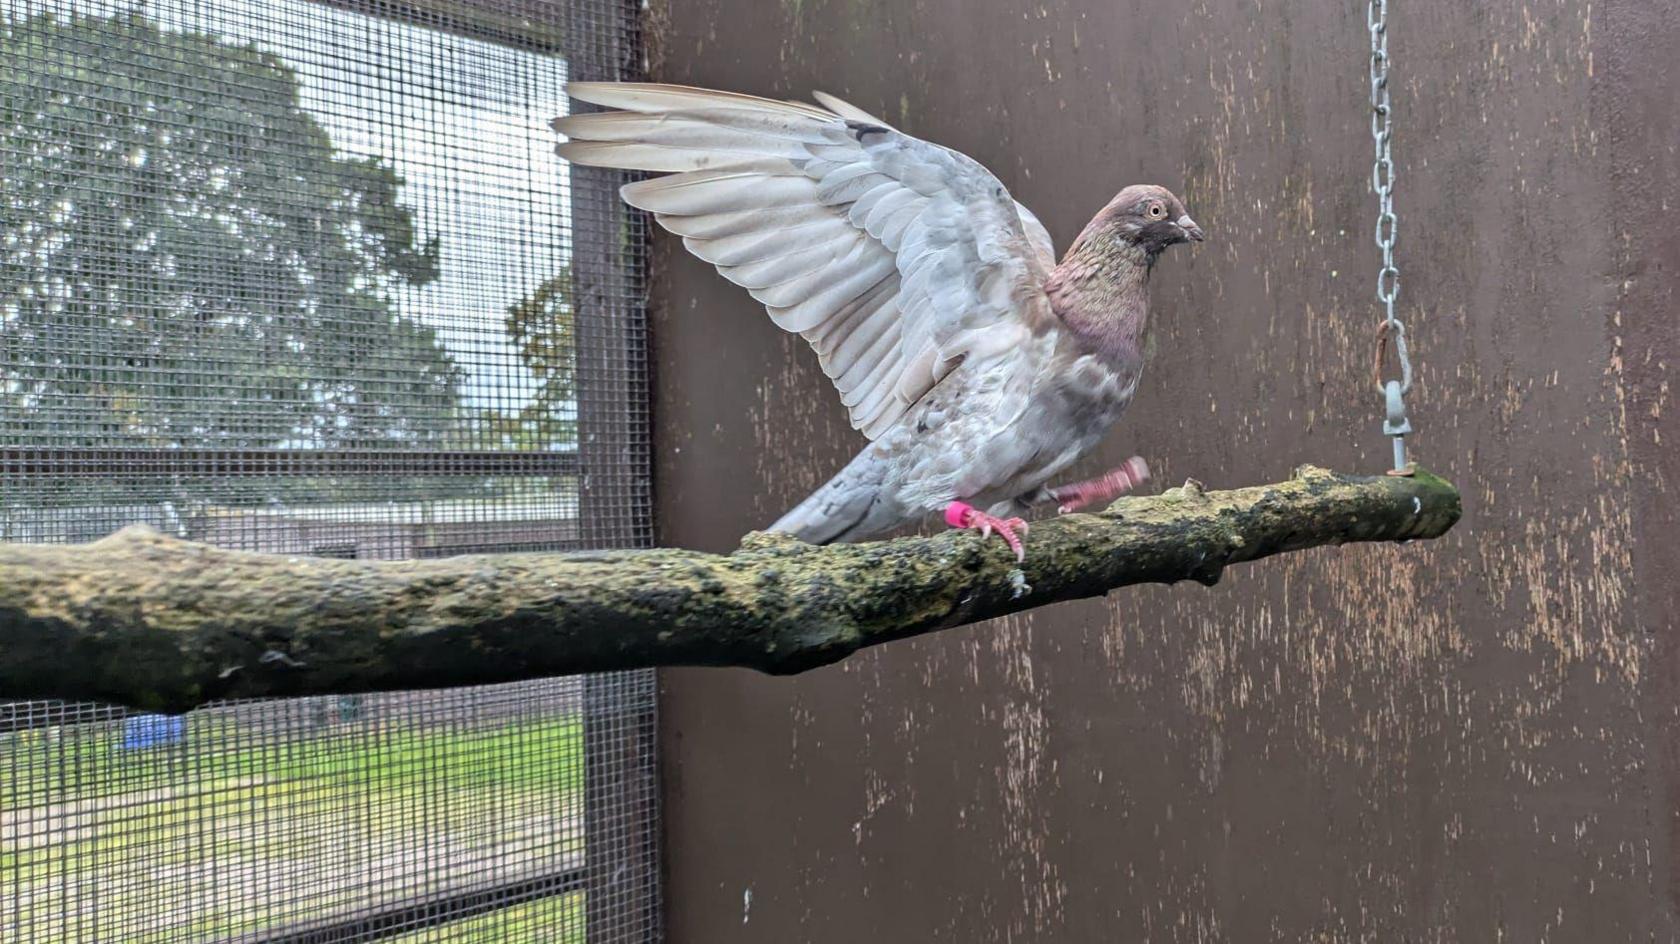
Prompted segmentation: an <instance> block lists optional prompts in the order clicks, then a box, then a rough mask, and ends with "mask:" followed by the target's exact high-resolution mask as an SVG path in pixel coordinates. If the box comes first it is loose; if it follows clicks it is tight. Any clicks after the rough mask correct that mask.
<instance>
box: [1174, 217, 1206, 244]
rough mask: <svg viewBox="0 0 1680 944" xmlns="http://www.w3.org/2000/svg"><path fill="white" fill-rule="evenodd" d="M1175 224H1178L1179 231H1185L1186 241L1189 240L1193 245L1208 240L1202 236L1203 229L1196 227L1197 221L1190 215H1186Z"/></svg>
mask: <svg viewBox="0 0 1680 944" xmlns="http://www.w3.org/2000/svg"><path fill="white" fill-rule="evenodd" d="M1175 222H1177V223H1178V228H1179V229H1181V230H1184V238H1185V239H1188V240H1190V241H1191V242H1193V243H1199V242H1201V241H1202V240H1204V239H1206V238H1207V237H1206V236H1203V235H1202V228H1201V227H1200V226H1197V225H1196V221H1195V220H1193V219H1191V218H1190V214H1188V213H1186V214H1184V215H1183V216H1181V217H1179V218H1178V219H1177V220H1176V221H1175Z"/></svg>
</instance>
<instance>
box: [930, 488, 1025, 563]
mask: <svg viewBox="0 0 1680 944" xmlns="http://www.w3.org/2000/svg"><path fill="white" fill-rule="evenodd" d="M945 523H946V524H948V525H950V526H951V527H953V528H970V529H973V530H975V531H978V532H980V536H981V537H988V538H989V537H991V536H992V532H993V531H996V532H997V533H998V537H1001V538H1003V543H1005V544H1007V545H1009V549H1010V550H1012V551H1014V552H1015V560H1016V561H1018V562H1019V561H1025V560H1026V559H1027V550H1026V548H1025V547H1023V546H1022V545H1021V538H1022V537H1025V536H1026V534H1027V530H1028V528H1027V523H1026V522H1025V521H1022V520H1021V519H1020V518H995V517H993V516H991V515H988V514H986V513H985V512H983V511H981V510H980V509H978V508H976V507H974V506H973V505H970V504H968V503H967V502H960V501H957V502H952V503H950V504H949V505H946V506H945ZM1016 531H1019V532H1021V535H1020V537H1017V536H1016V534H1015V532H1016Z"/></svg>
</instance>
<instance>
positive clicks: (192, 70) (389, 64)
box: [0, 0, 659, 944]
mask: <svg viewBox="0 0 1680 944" xmlns="http://www.w3.org/2000/svg"><path fill="white" fill-rule="evenodd" d="M638 17H639V8H638V6H637V4H636V3H635V2H634V0H560V2H545V0H410V2H388V0H0V540H7V541H35V542H70V541H86V540H92V539H95V538H98V537H101V536H103V535H105V534H107V533H109V532H111V531H113V530H115V529H117V528H119V527H123V526H125V525H130V524H136V523H141V524H147V525H150V526H152V527H156V528H159V529H162V530H165V531H168V532H170V533H173V534H177V535H179V536H182V537H185V538H190V539H193V540H200V541H207V542H211V543H215V544H218V545H222V546H227V547H237V548H245V549H249V550H258V551H266V552H275V553H288V554H319V555H330V556H337V557H350V558H363V559H404V558H413V557H440V556H451V555H455V554H463V553H485V552H499V551H544V550H569V549H579V548H596V547H636V546H645V545H647V544H648V543H649V542H650V540H651V532H652V526H651V517H650V515H651V511H650V502H649V497H648V482H649V463H650V458H649V434H648V423H647V402H646V395H647V376H646V366H645V342H646V338H645V319H644V314H643V310H642V298H643V294H644V267H645V250H644V245H645V225H646V224H645V222H644V221H643V220H642V219H641V218H640V217H639V216H638V215H636V214H634V213H631V212H628V211H626V210H625V209H624V208H623V207H622V205H621V204H620V203H619V201H618V199H617V194H616V190H617V186H618V184H619V183H621V182H622V181H621V179H620V178H619V177H618V176H617V175H615V174H612V173H609V172H602V171H595V170H585V169H582V168H576V169H574V168H570V167H568V166H566V165H564V164H563V162H561V161H559V159H558V158H556V157H554V156H553V153H552V146H553V143H554V140H553V134H552V132H551V131H549V129H548V121H549V119H550V118H552V117H554V116H555V115H557V114H560V113H562V112H563V111H564V110H565V109H566V107H567V103H566V100H565V97H564V94H563V87H564V82H565V81H566V80H567V79H569V78H591V79H601V78H629V77H633V76H634V75H635V74H636V73H637V72H638V71H639V66H640V61H641V60H640V56H641V53H640V47H639V35H638V31H637V28H638ZM654 695H655V690H654V680H653V675H652V673H651V672H624V673H613V674H609V675H600V676H588V677H582V678H575V679H555V680H546V681H541V682H531V683H522V684H514V685H500V686H487V687H480V688H472V689H451V690H442V691H415V692H385V693H369V694H363V695H347V696H344V697H336V698H307V699H292V700H269V701H244V702H223V703H216V704H212V705H208V706H205V707H204V708H201V709H200V710H197V711H195V712H192V713H190V714H188V715H185V716H181V717H167V716H159V715H149V714H141V713H135V712H129V711H124V710H122V709H119V708H116V707H112V706H101V705H90V704H80V703H64V702H10V703H0V941H6V942H11V941H20V942H24V941H27V942H31V944H91V942H99V944H106V942H134V944H163V942H170V944H173V942H206V944H209V942H218V944H219V942H246V944H255V942H288V944H304V942H310V944H327V942H363V941H382V942H398V944H418V942H423V941H424V942H480V941H484V942H488V941H495V942H510V944H520V942H536V941H543V942H552V941H557V942H584V941H587V942H589V944H611V942H632V941H634V942H643V941H653V940H657V939H658V936H659V911H658V900H659V894H658V885H657V876H658V848H657V835H658V804H657V791H656V780H655V768H654V763H655V753H654V732H655V716H654ZM0 696H3V693H0Z"/></svg>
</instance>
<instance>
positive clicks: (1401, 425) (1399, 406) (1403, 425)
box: [1383, 380, 1412, 475]
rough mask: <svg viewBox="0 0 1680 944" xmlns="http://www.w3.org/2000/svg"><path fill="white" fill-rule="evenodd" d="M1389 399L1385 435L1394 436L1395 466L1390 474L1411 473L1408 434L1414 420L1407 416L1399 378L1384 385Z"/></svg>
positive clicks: (1384, 428) (1403, 392) (1386, 396)
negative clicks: (1407, 457) (1407, 459)
mask: <svg viewBox="0 0 1680 944" xmlns="http://www.w3.org/2000/svg"><path fill="white" fill-rule="evenodd" d="M1383 395H1384V397H1385V399H1387V401H1388V416H1387V418H1386V419H1384V420H1383V435H1384V436H1392V437H1394V468H1392V469H1389V470H1388V474H1389V475H1411V474H1412V466H1411V464H1410V463H1409V462H1407V461H1406V435H1407V434H1408V433H1410V432H1411V431H1412V421H1411V420H1410V419H1408V418H1407V416H1406V397H1405V390H1404V388H1403V387H1401V385H1400V381H1398V380H1390V381H1389V382H1388V383H1386V384H1384V385H1383Z"/></svg>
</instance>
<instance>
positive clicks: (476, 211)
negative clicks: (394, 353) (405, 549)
mask: <svg viewBox="0 0 1680 944" xmlns="http://www.w3.org/2000/svg"><path fill="white" fill-rule="evenodd" d="M0 5H3V7H4V9H5V10H6V12H7V14H8V15H10V16H13V17H15V16H19V15H28V14H30V13H37V12H41V11H43V10H47V9H51V10H54V11H56V12H58V13H60V14H68V13H71V12H76V13H81V14H85V15H99V16H108V15H111V14H115V13H121V12H127V11H130V10H133V9H136V8H140V9H143V10H144V12H145V13H146V14H147V15H148V16H149V17H151V18H152V19H153V20H155V21H156V22H158V23H160V24H161V25H163V26H165V27H166V28H171V29H180V30H186V31H193V32H206V33H211V34H214V35H216V36H219V37H221V38H223V39H225V40H228V41H232V42H240V43H245V42H250V43H255V44H256V45H257V46H259V47H260V48H263V49H266V50H268V51H270V52H273V53H275V54H276V55H278V56H280V57H281V58H282V59H284V60H285V61H286V62H287V63H288V64H290V65H291V66H292V67H293V68H294V69H295V70H296V72H297V75H298V79H299V82H300V83H301V85H302V103H303V106H304V107H305V108H306V109H308V110H309V111H310V112H311V113H313V114H314V115H315V116H316V117H317V118H318V119H319V120H320V122H321V124H322V125H323V127H325V128H326V129H327V131H328V132H329V133H330V134H331V136H332V139H333V141H334V143H335V144H336V145H337V146H338V147H339V149H340V150H341V151H343V152H345V153H347V154H352V155H358V156H378V157H382V158H384V159H385V160H386V161H387V162H388V163H390V164H391V165H392V166H394V167H395V169H396V170H397V172H398V173H400V174H401V175H402V176H403V178H404V179H405V180H406V181H407V186H406V187H405V188H404V190H403V197H402V200H403V203H404V204H405V205H407V206H409V207H410V208H412V209H413V211H414V213H415V216H416V220H417V222H418V223H419V226H420V229H421V232H422V235H423V236H424V237H431V236H438V237H440V238H441V248H442V271H441V273H440V277H439V278H438V280H437V281H436V282H434V283H432V284H431V285H429V286H427V287H426V288H424V289H422V290H419V291H415V292H409V293H407V294H406V295H405V296H404V297H403V299H402V300H401V305H402V307H403V309H404V311H405V312H406V313H408V314H410V315H412V316H414V317H417V318H419V319H421V320H423V321H425V322H426V323H428V324H431V325H434V326H436V327H437V328H438V330H439V334H440V337H441V338H442V339H443V342H444V344H445V345H446V346H447V347H448V348H449V351H450V353H451V354H452V355H453V356H454V358H455V360H456V362H457V363H458V364H460V366H461V367H462V368H463V369H464V370H465V371H466V372H467V375H468V376H467V385H466V389H465V391H464V392H465V394H466V396H467V398H468V400H469V402H471V403H473V404H475V405H482V406H492V405H493V406H500V407H502V408H505V409H517V408H518V407H519V406H521V405H523V404H524V403H526V402H528V400H529V398H530V396H531V394H532V393H533V390H534V382H533V381H532V379H531V377H530V376H529V374H528V373H527V372H526V371H525V370H524V368H523V366H521V365H520V364H519V362H518V359H517V357H516V354H515V352H514V350H513V348H512V347H511V346H510V345H509V344H508V343H507V342H506V337H505V333H504V330H503V326H502V318H503V315H504V313H505V311H506V309H507V307H508V306H509V305H511V304H513V303H514V302H516V301H518V300H519V299H520V298H522V297H524V296H525V295H527V294H528V293H529V292H530V291H531V290H532V289H534V288H535V287H536V286H537V285H539V284H541V283H542V281H543V280H544V279H545V278H547V277H548V276H550V275H553V274H554V273H556V272H558V271H559V269H560V266H561V265H562V264H563V262H564V260H565V258H566V255H567V253H566V247H565V245H564V243H565V238H566V237H565V232H564V226H563V223H564V219H563V214H564V200H565V186H566V182H565V173H564V167H563V165H562V163H561V162H560V160H559V159H558V158H556V157H555V156H554V150H553V147H554V141H555V137H554V134H553V132H552V131H550V130H549V127H548V122H549V120H550V119H552V118H553V117H554V116H555V115H557V114H560V113H561V112H562V110H563V109H564V107H565V96H564V94H563V88H564V82H565V64H564V62H563V60H561V59H559V58H558V57H553V56H544V55H540V54H535V53H531V52H526V51H522V50H517V49H511V48H508V47H505V46H498V45H495V44H492V43H486V42H480V41H477V40H472V39H467V38H464V37H460V36H456V35H454V34H450V33H442V32H435V31H432V30H427V29H423V28H419V27H413V26H407V25H403V24H401V23H398V22H395V21H391V20H385V19H379V18H375V17H369V16H365V15H361V14H355V13H349V12H345V11H342V10H337V9H334V8H331V7H325V6H321V5H318V4H314V3H309V2H307V0H162V2H158V0H152V2H144V3H142V2H139V0H0Z"/></svg>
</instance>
